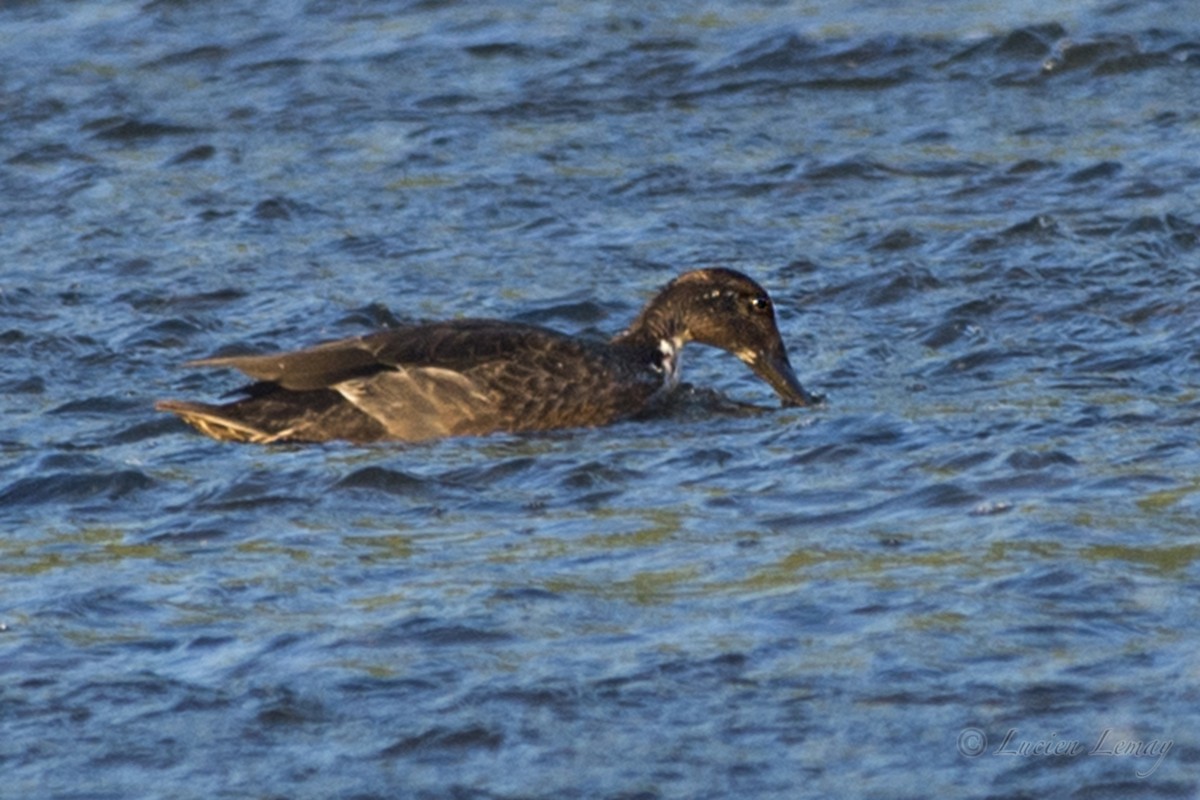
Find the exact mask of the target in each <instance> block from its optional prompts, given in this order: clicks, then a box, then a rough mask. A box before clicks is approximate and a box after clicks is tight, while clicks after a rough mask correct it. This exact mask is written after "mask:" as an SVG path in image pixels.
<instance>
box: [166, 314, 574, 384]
mask: <svg viewBox="0 0 1200 800" xmlns="http://www.w3.org/2000/svg"><path fill="white" fill-rule="evenodd" d="M562 338H563V337H562V336H561V335H560V334H558V333H555V332H554V331H550V330H547V329H545V328H539V327H537V326H533V325H520V324H516V323H511V322H501V321H497V320H482V319H467V320H455V321H453V322H434V323H427V324H421V325H406V326H402V327H398V328H392V329H389V330H386V331H380V332H378V333H373V334H369V335H367V336H356V337H353V338H350V339H339V340H337V341H332V342H325V343H324V344H318V345H314V346H313V347H306V348H304V349H302V350H292V351H289V352H284V353H268V354H266V355H253V356H218V357H216V358H202V359H198V360H195V361H189V362H188V365H189V366H195V367H217V368H228V369H236V370H238V371H239V372H241V373H243V374H245V375H247V376H249V377H251V378H254V379H255V380H257V381H265V382H267V383H273V384H276V385H277V386H280V387H282V388H284V389H290V390H292V391H297V392H302V391H311V390H314V389H328V388H332V387H333V386H335V385H336V384H339V383H341V382H343V381H347V380H352V379H356V378H363V377H366V376H368V375H372V374H374V373H377V372H379V371H381V370H394V369H407V368H411V367H427V366H432V367H441V368H443V369H448V370H454V371H458V372H463V371H466V370H469V369H471V368H472V367H474V366H476V365H478V364H481V363H487V362H489V361H493V360H495V359H496V358H502V357H504V356H506V355H508V356H511V354H513V353H519V352H521V351H523V350H540V349H544V348H545V347H546V346H548V345H550V344H551V343H553V342H556V341H558V340H561V339H562Z"/></svg>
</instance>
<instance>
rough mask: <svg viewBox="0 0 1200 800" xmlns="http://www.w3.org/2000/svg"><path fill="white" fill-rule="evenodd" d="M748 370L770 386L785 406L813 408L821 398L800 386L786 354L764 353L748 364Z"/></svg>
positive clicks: (783, 352) (781, 352)
mask: <svg viewBox="0 0 1200 800" xmlns="http://www.w3.org/2000/svg"><path fill="white" fill-rule="evenodd" d="M750 368H751V369H753V370H754V372H755V373H756V374H757V375H758V377H760V378H762V379H763V380H764V381H766V382H767V383H769V384H770V385H771V388H772V389H774V390H775V393H776V394H778V395H779V398H780V400H782V401H783V405H784V406H785V407H786V406H814V405H817V404H818V403H820V402H821V401H822V400H823V398H822V397H821V396H820V395H816V394H812V393H811V392H809V391H807V390H806V389H805V388H804V387H803V386H801V385H800V381H799V380H798V379H797V378H796V373H795V372H794V371H793V370H792V364H791V362H790V361H788V357H787V352H786V351H784V350H780V351H779V352H777V353H764V354H763V355H762V356H761V357H759V358H756V359H755V360H754V361H752V362H750Z"/></svg>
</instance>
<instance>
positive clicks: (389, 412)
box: [333, 367, 501, 441]
mask: <svg viewBox="0 0 1200 800" xmlns="http://www.w3.org/2000/svg"><path fill="white" fill-rule="evenodd" d="M333 388H334V389H335V390H336V391H337V392H338V393H339V394H341V395H342V397H344V398H346V400H348V401H349V402H350V403H351V404H352V405H354V406H355V407H356V408H358V410H359V411H362V412H363V413H365V414H367V415H368V416H370V417H372V418H374V419H375V420H376V421H377V422H379V423H380V424H381V425H383V426H384V427H385V428H387V431H388V434H389V435H390V436H391V437H393V438H396V439H403V440H406V441H420V440H422V439H434V438H439V437H442V436H455V435H463V434H472V433H488V432H491V431H493V430H496V429H497V428H498V427H501V425H500V419H499V417H500V409H499V408H498V407H497V404H496V400H495V398H494V397H492V396H491V395H489V394H488V393H487V392H486V391H485V390H484V389H483V388H482V387H480V386H479V385H478V384H477V383H476V382H474V381H473V380H471V379H470V378H469V377H467V376H465V375H463V374H462V373H460V372H455V371H453V370H447V369H440V368H438V367H409V368H401V369H394V370H386V371H382V372H377V373H375V374H373V375H369V376H366V377H362V378H352V379H350V380H346V381H342V382H341V383H338V384H337V385H335V386H334V387H333Z"/></svg>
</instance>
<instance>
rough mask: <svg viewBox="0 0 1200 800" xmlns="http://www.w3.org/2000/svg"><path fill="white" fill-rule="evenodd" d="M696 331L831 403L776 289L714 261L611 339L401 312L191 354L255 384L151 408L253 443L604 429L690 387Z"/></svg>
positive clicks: (798, 395)
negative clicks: (307, 343)
mask: <svg viewBox="0 0 1200 800" xmlns="http://www.w3.org/2000/svg"><path fill="white" fill-rule="evenodd" d="M691 342H696V343H697V344H703V345H708V346H710V347H715V348H719V349H721V350H725V351H727V352H729V353H731V354H733V355H734V356H735V357H737V358H738V359H740V360H741V361H742V362H743V363H745V364H746V365H747V366H748V367H749V368H750V369H751V371H753V373H754V374H755V375H757V376H758V377H759V378H760V379H761V380H763V381H765V382H766V383H767V384H768V385H769V386H770V387H771V388H772V389H773V390H774V391H775V393H776V394H777V395H778V396H779V399H780V402H781V405H782V406H784V407H801V406H812V405H816V404H818V403H820V402H821V401H822V398H821V397H820V396H818V395H813V394H810V393H809V392H808V391H807V390H805V389H804V387H803V386H802V385H801V383H800V381H799V380H798V379H797V378H796V373H795V372H794V370H793V369H792V365H791V362H790V360H789V358H788V353H787V348H786V347H785V346H784V343H783V338H782V337H781V336H780V333H779V327H778V325H777V323H776V319H775V307H774V304H773V303H772V301H771V298H770V296H769V295H768V294H767V292H766V290H764V289H763V288H762V287H761V286H759V284H758V283H756V282H755V281H754V280H753V279H751V278H750V277H748V276H747V275H745V274H743V273H741V272H738V271H736V270H733V269H728V268H724V267H712V268H706V269H696V270H692V271H689V272H685V273H683V274H681V275H679V276H678V277H676V278H675V279H674V280H672V281H670V282H669V283H668V284H667V285H666V286H665V287H663V288H662V289H661V290H660V291H659V292H658V293H657V294H656V295H655V296H654V297H653V298H652V299H651V300H650V301H649V302H648V303H647V304H646V305H645V307H644V308H643V309H642V311H641V313H639V314H638V315H637V317H636V318H635V319H634V321H633V322H632V323H631V324H630V325H629V327H627V328H625V329H624V330H623V331H621V332H620V333H618V334H617V335H616V336H614V337H613V338H612V339H610V340H608V341H603V340H592V339H588V338H583V337H577V336H571V335H568V334H564V333H560V332H558V331H555V330H552V329H550V328H546V327H542V326H539V325H533V324H526V323H522V322H512V321H503V320H496V319H454V320H449V321H440V322H421V323H413V324H404V325H400V326H397V327H393V328H388V329H385V330H382V331H379V332H377V333H371V334H367V335H364V336H357V337H353V338H348V339H339V340H337V341H332V342H326V343H323V344H317V345H315V346H311V347H307V348H304V349H301V350H294V351H290V352H281V353H273V354H266V355H235V356H220V357H215V358H204V359H200V360H197V361H190V362H187V366H193V367H206V368H220V369H233V370H237V371H239V372H241V373H243V374H244V375H246V376H247V377H248V378H250V379H252V382H250V383H248V384H246V385H244V386H242V387H241V388H240V389H237V390H235V392H233V393H231V394H237V395H239V397H238V399H236V400H232V401H230V402H225V403H220V404H210V403H201V402H192V401H186V400H162V401H159V402H158V403H156V405H155V407H156V408H157V409H158V410H159V411H163V412H169V413H172V414H176V415H178V416H179V417H180V418H181V419H182V420H183V421H184V422H187V423H188V424H190V425H191V426H193V427H194V428H196V429H197V430H198V431H200V432H201V433H204V434H206V435H208V436H210V437H212V438H214V439H218V440H222V441H235V442H245V443H254V444H274V443H285V442H286V443H293V442H305V443H316V442H329V441H333V440H345V441H348V442H353V443H370V442H380V441H401V442H420V441H426V440H432V439H440V438H444V437H451V436H484V435H487V434H494V433H501V432H507V433H526V432H533V431H549V430H555V429H560V428H588V427H598V426H602V425H609V424H612V423H614V422H618V421H621V420H626V419H630V418H633V417H638V416H641V415H644V414H646V413H648V412H650V411H652V410H653V409H654V408H655V407H657V406H659V405H661V404H662V403H663V402H664V398H667V397H669V396H670V395H671V394H672V392H674V391H675V390H676V388H677V387H678V386H679V385H680V356H681V351H682V350H683V348H684V346H685V345H687V344H689V343H691Z"/></svg>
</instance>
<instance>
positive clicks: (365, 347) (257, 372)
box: [188, 331, 392, 392]
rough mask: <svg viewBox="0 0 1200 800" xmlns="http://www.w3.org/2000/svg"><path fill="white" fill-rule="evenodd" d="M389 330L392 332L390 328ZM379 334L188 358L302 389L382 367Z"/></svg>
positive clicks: (325, 385) (192, 363)
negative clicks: (261, 351) (288, 349)
mask: <svg viewBox="0 0 1200 800" xmlns="http://www.w3.org/2000/svg"><path fill="white" fill-rule="evenodd" d="M388 333H392V332H391V331H389V332H388ZM378 340H379V336H378V334H374V335H371V336H358V337H355V338H353V339H339V340H338V341H335V342H326V343H324V344H319V345H315V346H313V347H306V348H304V349H303V350H293V351H291V352H288V353H268V354H266V355H261V356H221V357H217V358H202V359H199V360H197V361H189V362H188V364H189V365H190V366H195V367H228V368H230V369H236V370H238V371H240V372H243V373H245V374H246V375H248V376H250V377H251V378H254V379H255V380H259V381H268V382H270V383H275V384H278V385H279V386H282V387H283V388H284V389H291V390H293V391H297V392H302V391H310V390H313V389H325V388H329V387H331V386H333V385H334V384H337V383H340V382H342V381H345V380H349V379H350V378H354V377H357V376H361V375H365V374H369V373H371V372H373V371H375V370H377V369H379V367H380V366H381V365H380V362H379V341H378Z"/></svg>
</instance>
